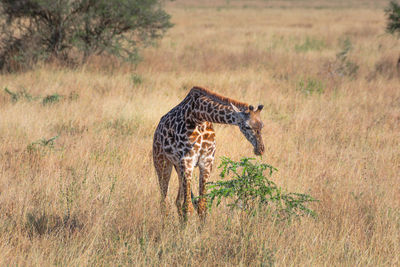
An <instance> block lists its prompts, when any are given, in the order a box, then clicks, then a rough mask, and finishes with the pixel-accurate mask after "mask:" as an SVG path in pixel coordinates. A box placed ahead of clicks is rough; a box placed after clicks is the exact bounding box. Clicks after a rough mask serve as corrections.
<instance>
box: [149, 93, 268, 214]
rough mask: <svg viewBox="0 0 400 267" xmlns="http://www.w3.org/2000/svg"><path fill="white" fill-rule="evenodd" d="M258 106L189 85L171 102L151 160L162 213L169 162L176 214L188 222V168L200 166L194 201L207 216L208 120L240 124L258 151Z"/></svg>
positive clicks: (211, 137)
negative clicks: (183, 94) (176, 182)
mask: <svg viewBox="0 0 400 267" xmlns="http://www.w3.org/2000/svg"><path fill="white" fill-rule="evenodd" d="M262 109H263V105H259V106H258V107H257V108H254V107H253V106H251V105H248V104H246V103H242V102H239V101H236V100H233V99H230V98H227V97H224V96H221V95H219V94H217V93H214V92H212V91H210V90H208V89H205V88H201V87H193V88H192V89H191V90H190V92H189V93H188V95H187V96H186V97H185V98H184V99H183V101H182V102H181V103H179V104H178V105H177V106H176V107H174V108H173V109H172V110H170V111H169V112H168V113H167V114H166V115H164V116H163V117H162V118H161V120H160V122H159V124H158V127H157V129H156V131H155V133H154V139H153V161H154V167H155V169H156V173H157V175H158V182H159V187H160V192H161V212H162V213H163V214H164V215H166V214H167V212H166V197H167V192H168V184H169V180H170V177H171V171H172V167H174V168H175V170H176V172H177V174H178V178H179V191H178V195H177V198H176V202H175V204H176V207H177V210H178V214H179V217H180V218H181V219H183V220H184V221H187V218H188V215H189V214H192V213H193V210H194V208H193V203H192V201H191V199H192V196H193V193H192V191H191V179H192V173H193V171H194V168H195V167H199V169H200V175H199V196H200V197H199V199H198V202H197V203H195V204H196V205H195V206H197V207H196V208H197V213H198V215H199V216H200V218H202V219H204V218H205V216H206V199H205V198H202V196H204V195H205V194H206V187H205V186H206V182H207V180H208V179H209V177H210V173H211V170H212V167H213V163H214V155H215V148H216V146H215V132H214V129H213V124H212V123H222V124H231V125H237V126H239V129H240V131H241V132H242V133H243V135H244V136H245V137H246V139H247V140H248V141H249V142H250V143H251V144H252V145H253V147H254V153H255V154H256V155H262V154H263V152H264V144H263V140H262V137H261V129H262V127H263V126H264V125H263V123H262V121H261V119H260V111H261V110H262Z"/></svg>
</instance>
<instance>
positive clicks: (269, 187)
mask: <svg viewBox="0 0 400 267" xmlns="http://www.w3.org/2000/svg"><path fill="white" fill-rule="evenodd" d="M252 160H254V159H252V158H242V159H241V160H240V161H238V162H236V161H233V160H231V159H230V158H226V157H223V158H222V163H221V165H220V166H219V167H218V168H222V171H221V173H220V177H221V178H225V177H226V176H229V175H230V176H231V177H232V179H231V180H219V181H216V182H209V183H207V184H208V190H209V193H207V195H206V198H207V203H208V208H209V209H211V208H212V206H213V203H214V200H217V206H218V205H220V203H221V200H222V199H227V200H228V206H230V207H231V208H232V209H240V210H242V211H244V212H246V213H248V214H253V215H254V214H256V213H258V212H262V213H264V214H269V215H271V216H272V217H273V218H277V219H280V220H288V221H290V220H292V219H293V218H299V217H302V216H311V217H315V216H316V213H315V212H314V211H313V210H312V209H310V208H309V207H308V204H309V203H310V202H314V201H316V200H315V199H314V198H313V197H311V196H310V195H307V194H302V193H294V192H291V193H287V192H285V191H284V190H283V189H282V188H281V187H278V186H277V185H276V184H275V183H274V182H273V181H271V180H270V179H268V177H267V176H266V175H264V171H268V174H269V176H271V175H272V173H273V172H274V171H276V170H277V169H276V168H274V167H272V166H271V165H268V164H265V163H257V162H256V163H253V162H252Z"/></svg>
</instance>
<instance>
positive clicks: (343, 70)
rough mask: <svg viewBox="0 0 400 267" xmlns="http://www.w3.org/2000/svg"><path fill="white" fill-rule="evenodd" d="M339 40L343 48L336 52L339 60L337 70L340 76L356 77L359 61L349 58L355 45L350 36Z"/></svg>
mask: <svg viewBox="0 0 400 267" xmlns="http://www.w3.org/2000/svg"><path fill="white" fill-rule="evenodd" d="M339 42H340V46H341V48H342V50H341V51H340V52H339V53H337V54H336V60H337V62H338V67H337V69H336V72H337V73H338V74H339V75H340V76H349V77H350V78H355V77H356V76H357V72H358V69H359V66H358V65H357V63H355V62H353V61H351V60H350V59H349V52H350V51H351V50H353V45H352V43H351V41H350V39H349V38H346V39H344V40H340V41H339Z"/></svg>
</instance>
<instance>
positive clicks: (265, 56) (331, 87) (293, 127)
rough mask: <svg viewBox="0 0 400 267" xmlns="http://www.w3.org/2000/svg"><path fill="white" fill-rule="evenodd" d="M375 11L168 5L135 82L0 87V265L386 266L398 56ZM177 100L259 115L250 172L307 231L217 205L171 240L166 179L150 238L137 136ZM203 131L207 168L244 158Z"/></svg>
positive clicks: (357, 6)
mask: <svg viewBox="0 0 400 267" xmlns="http://www.w3.org/2000/svg"><path fill="white" fill-rule="evenodd" d="M386 4H387V3H386V1H351V2H348V1H339V0H337V1H322V0H316V1H204V2H203V1H201V3H198V1H174V2H172V3H167V6H166V8H167V10H168V11H169V13H170V14H171V15H172V20H173V22H174V23H175V27H174V28H172V29H171V30H170V31H169V33H168V34H167V36H166V37H165V38H164V39H163V40H162V41H161V42H160V43H159V44H158V46H157V47H153V48H149V49H146V50H145V51H144V53H143V61H142V62H141V64H140V65H138V66H137V68H133V67H129V66H126V65H124V64H117V63H115V62H113V61H108V59H104V58H97V59H96V58H94V59H93V60H92V61H91V62H90V63H88V64H87V65H86V66H83V67H80V68H78V69H66V68H63V67H60V66H57V65H42V66H38V67H37V68H36V69H34V70H32V71H28V72H25V73H18V74H3V75H1V76H0V89H1V90H0V140H1V142H0V265H1V266H5V265H42V266H47V265H60V266H84V265H96V266H97V265H107V266H109V265H112V266H116V265H123V266H125V265H144V266H147V265H164V266H165V265H192V264H194V265H199V266H204V265H212V266H214V265H222V266H225V265H242V266H243V265H264V266H268V265H277V266H282V265H284V266H285V265H301V266H315V265H324V266H331V265H336V266H338V265H339V266H356V265H357V266H377V265H378V266H398V265H400V254H399V251H400V186H399V184H400V175H399V173H400V126H399V125H400V86H399V85H400V83H399V76H398V75H399V74H398V73H397V72H396V69H395V63H396V58H397V57H398V53H399V50H398V41H396V39H394V38H393V37H392V36H390V35H387V34H385V32H384V28H385V17H384V12H383V9H384V7H385V5H386ZM346 39H348V40H349V41H350V43H351V47H352V48H351V49H349V50H348V51H347V53H346V57H345V59H343V60H341V59H340V58H338V57H337V54H338V53H340V52H343V51H344V50H345V46H344V43H345V42H346V41H345V40H346ZM346 66H350V67H346ZM351 66H357V67H358V68H357V67H356V68H353V69H352V68H351ZM194 85H200V86H204V87H208V88H209V89H212V90H215V91H217V92H218V93H220V94H223V95H225V96H228V97H231V98H234V99H237V100H241V101H246V102H248V103H252V104H258V103H262V104H264V105H265V108H264V110H263V112H262V118H263V121H264V124H265V129H264V130H263V131H264V132H263V137H264V142H265V145H266V153H265V156H264V157H263V159H262V161H263V162H266V163H269V164H271V165H273V166H275V167H277V168H278V169H279V172H278V173H276V174H275V175H274V176H273V177H272V179H273V180H274V181H275V182H276V183H277V184H278V185H280V186H282V187H283V188H286V189H287V190H288V191H296V192H305V193H308V194H310V195H312V196H314V197H315V198H316V199H319V200H320V201H319V202H318V203H315V204H313V206H312V208H314V209H315V211H316V212H317V214H318V218H317V219H315V220H314V219H311V218H302V219H301V220H299V221H295V222H294V223H291V224H282V223H276V222H271V221H270V220H268V218H264V217H262V216H259V217H255V218H252V219H249V220H248V221H246V223H243V220H242V218H241V217H240V215H239V214H236V213H234V212H231V211H229V209H227V208H226V207H224V206H222V207H218V208H216V209H214V211H213V212H212V213H211V214H209V216H208V217H207V221H206V224H205V225H204V227H203V228H201V227H200V222H199V220H198V219H197V217H196V216H193V217H192V218H190V220H189V224H188V226H187V227H186V228H182V227H181V226H180V224H179V220H178V218H177V216H176V210H175V206H174V204H173V203H174V200H175V197H176V194H177V178H176V174H175V173H173V176H172V181H171V185H170V190H169V203H170V210H171V214H172V216H170V217H169V218H168V221H167V223H166V225H165V226H164V227H162V223H161V222H162V220H161V217H160V213H159V191H158V185H157V179H156V175H155V172H154V169H153V165H152V160H151V147H152V135H153V132H154V130H155V127H156V125H157V123H158V121H159V119H160V117H161V116H162V115H164V114H165V113H166V112H168V111H169V110H170V109H171V108H172V107H174V106H175V105H176V104H177V103H179V102H180V101H181V99H183V97H184V96H185V95H186V94H187V92H188V90H189V89H190V88H191V87H192V86H194ZM4 88H8V90H9V91H11V92H14V93H18V92H25V94H23V93H20V94H19V99H18V100H17V101H12V98H11V96H10V95H9V94H8V93H6V92H5V91H4ZM55 94H58V95H59V96H56V97H55V98H57V100H58V101H53V102H51V101H50V102H49V103H44V102H43V99H44V98H45V97H46V96H48V95H55ZM216 132H217V154H216V163H215V165H216V166H218V164H219V157H220V156H229V157H231V158H233V159H239V158H241V157H243V156H251V155H252V149H251V145H250V144H249V143H248V142H247V141H246V140H245V139H244V138H243V136H242V135H241V134H240V132H239V130H238V129H237V128H235V127H233V126H220V125H219V126H216ZM55 136H58V138H57V139H55V140H54V142H53V143H52V142H49V143H46V140H49V139H50V138H52V137H55ZM217 179H218V169H217V168H215V169H214V172H213V175H212V180H217ZM194 180H196V179H194Z"/></svg>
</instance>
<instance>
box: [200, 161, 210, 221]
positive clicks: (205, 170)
mask: <svg viewBox="0 0 400 267" xmlns="http://www.w3.org/2000/svg"><path fill="white" fill-rule="evenodd" d="M213 161H214V158H208V159H206V160H204V163H203V164H200V165H199V167H200V177H199V197H200V198H199V202H198V205H197V213H198V214H199V216H200V219H202V220H205V218H206V215H207V200H206V198H205V197H204V196H205V195H206V194H207V188H206V183H207V181H208V180H209V177H210V173H211V170H212V165H213Z"/></svg>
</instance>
